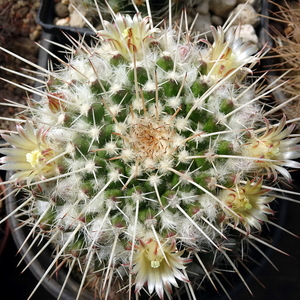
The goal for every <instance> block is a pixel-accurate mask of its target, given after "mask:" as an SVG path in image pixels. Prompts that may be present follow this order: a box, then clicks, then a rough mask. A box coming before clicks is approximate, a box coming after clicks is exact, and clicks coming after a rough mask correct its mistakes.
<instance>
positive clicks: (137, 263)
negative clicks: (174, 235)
mask: <svg viewBox="0 0 300 300" xmlns="http://www.w3.org/2000/svg"><path fill="white" fill-rule="evenodd" d="M135 248H136V252H135V254H134V256H133V264H134V268H133V273H134V274H136V277H135V292H138V291H140V290H141V289H142V288H143V286H144V284H147V285H148V291H149V293H150V294H152V293H153V291H154V290H155V291H156V293H157V294H158V296H159V297H160V298H161V299H163V295H164V290H165V291H166V292H167V293H171V292H172V285H173V286H175V287H178V284H177V282H176V278H177V279H179V280H182V281H188V279H187V278H186V277H185V276H184V275H183V274H182V273H181V272H180V271H179V270H180V269H181V270H182V269H184V268H185V266H184V264H186V263H188V262H190V260H189V259H187V258H183V257H181V255H182V254H183V252H184V251H179V252H178V251H177V249H176V243H175V240H173V241H172V242H171V243H167V244H162V249H161V247H160V246H159V243H158V242H157V241H155V240H152V239H151V240H149V241H147V242H143V241H140V242H139V245H136V246H135Z"/></svg>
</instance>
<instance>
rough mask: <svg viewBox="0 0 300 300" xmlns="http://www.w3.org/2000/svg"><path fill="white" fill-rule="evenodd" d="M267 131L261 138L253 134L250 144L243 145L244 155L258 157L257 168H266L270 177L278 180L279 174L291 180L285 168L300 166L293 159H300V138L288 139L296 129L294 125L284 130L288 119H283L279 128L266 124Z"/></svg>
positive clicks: (255, 162)
mask: <svg viewBox="0 0 300 300" xmlns="http://www.w3.org/2000/svg"><path fill="white" fill-rule="evenodd" d="M266 125H267V126H266V131H265V132H264V133H263V134H262V135H261V136H256V135H255V134H253V137H252V139H251V140H250V142H249V143H247V144H245V145H243V147H242V155H243V156H248V157H257V158H258V159H257V160H255V161H254V164H255V166H256V167H257V168H265V169H266V170H267V172H268V175H269V176H271V175H272V174H273V176H274V177H275V178H277V172H279V173H281V174H282V175H283V176H284V177H285V178H286V179H288V180H291V176H290V174H289V172H288V171H287V170H286V169H285V168H283V166H285V167H292V168H299V167H300V164H299V163H298V162H296V161H293V160H292V159H296V158H299V157H300V146H299V145H298V143H299V141H300V138H288V137H289V135H290V134H291V132H292V131H293V129H294V127H295V126H294V125H292V126H290V127H287V128H285V129H284V127H285V125H286V118H285V117H283V118H282V119H281V121H280V122H279V126H277V127H273V128H271V129H270V128H269V124H268V123H266Z"/></svg>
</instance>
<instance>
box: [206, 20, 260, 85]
mask: <svg viewBox="0 0 300 300" xmlns="http://www.w3.org/2000/svg"><path fill="white" fill-rule="evenodd" d="M211 31H212V35H213V38H214V43H213V45H211V44H210V43H209V42H207V41H204V42H205V43H206V44H208V46H209V47H210V55H209V59H208V62H207V74H208V75H209V76H210V77H215V79H216V80H220V79H222V78H225V77H226V76H228V75H229V74H230V73H231V72H232V71H234V70H235V69H240V70H247V71H248V72H251V71H250V70H249V69H247V68H245V67H244V66H245V65H246V64H249V63H252V62H257V61H258V59H257V57H255V56H252V54H254V53H255V52H256V47H254V46H253V45H252V44H250V43H243V39H242V38H238V39H237V40H235V35H234V33H232V34H231V35H229V36H228V38H227V39H226V41H224V40H225V35H224V31H223V28H222V27H220V26H219V27H218V28H217V29H216V28H215V27H211Z"/></svg>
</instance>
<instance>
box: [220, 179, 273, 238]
mask: <svg viewBox="0 0 300 300" xmlns="http://www.w3.org/2000/svg"><path fill="white" fill-rule="evenodd" d="M262 182H263V179H262V178H261V179H260V180H259V181H258V182H256V183H253V182H250V181H247V183H246V185H245V186H239V185H238V186H236V187H235V188H232V189H226V190H222V191H221V193H220V200H221V201H222V202H223V203H224V204H225V205H226V207H229V208H230V209H231V210H232V211H234V212H235V213H236V215H235V214H233V213H232V211H230V210H228V209H226V207H224V208H223V209H224V212H225V214H226V215H227V216H228V217H229V219H231V218H233V219H234V222H235V225H238V224H239V223H240V222H241V223H242V224H243V225H244V226H245V228H246V230H247V232H250V228H251V227H255V228H256V229H258V230H261V223H262V222H267V221H268V218H267V217H266V215H265V214H273V211H272V209H271V208H270V207H269V206H268V203H270V202H271V201H273V200H274V199H275V197H269V196H267V195H266V194H267V193H268V190H267V189H262Z"/></svg>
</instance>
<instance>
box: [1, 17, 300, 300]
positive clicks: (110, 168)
mask: <svg viewBox="0 0 300 300" xmlns="http://www.w3.org/2000/svg"><path fill="white" fill-rule="evenodd" d="M183 23H184V22H183V19H182V20H181V23H180V25H179V26H175V27H174V28H167V29H162V28H156V27H153V25H152V24H151V22H150V19H149V18H148V17H146V18H143V17H142V16H141V14H139V13H138V14H136V15H135V16H134V17H133V18H132V17H130V16H129V15H126V16H124V15H120V14H116V15H115V16H114V22H113V23H108V22H104V23H103V24H104V29H103V30H101V31H99V32H97V34H98V39H99V41H97V42H96V44H95V45H93V46H88V45H85V44H84V43H78V46H77V47H76V48H75V49H73V50H72V51H71V55H70V57H69V59H68V63H65V64H64V65H63V66H62V67H61V68H60V69H59V70H57V71H55V72H46V74H47V75H48V77H47V80H46V85H45V90H44V91H43V92H39V93H42V94H43V97H42V100H41V101H40V102H38V103H34V105H32V106H31V107H29V109H28V114H27V120H26V123H25V126H21V125H18V126H17V132H16V133H11V134H3V135H2V136H3V138H4V139H5V140H6V141H7V142H8V143H9V144H11V146H12V148H2V149H1V153H3V154H6V156H5V157H3V158H1V163H2V164H3V165H2V166H1V168H2V169H5V170H13V171H15V173H14V174H13V175H12V178H11V180H13V181H14V184H15V186H16V189H17V190H18V189H19V188H21V189H22V190H24V191H26V192H27V193H28V195H29V196H28V199H29V200H30V201H29V203H28V204H27V207H28V214H29V216H31V217H32V218H30V220H29V221H28V223H31V222H32V220H35V221H34V227H35V228H36V229H38V230H39V232H40V233H41V234H42V235H44V236H50V239H51V240H52V242H53V243H54V244H55V245H56V249H58V250H57V255H56V258H55V260H54V263H55V262H56V261H57V260H59V259H61V258H62V259H65V258H66V257H70V261H72V260H74V258H76V262H78V263H79V264H80V267H81V270H82V274H83V275H82V284H81V286H80V290H79V292H78V297H79V295H80V292H81V290H82V289H83V286H84V282H87V283H91V282H94V283H95V282H96V284H94V285H93V286H92V288H93V289H95V290H96V291H99V297H100V298H101V295H102V291H103V290H105V293H106V297H108V296H107V295H108V294H109V291H110V288H111V284H112V282H115V281H118V280H119V281H120V282H121V281H122V282H123V283H122V285H121V287H120V290H121V291H122V290H123V288H126V289H128V290H129V298H128V299H130V297H131V286H134V287H135V292H136V293H138V294H139V293H141V292H142V289H145V290H147V291H148V292H149V294H152V293H153V292H156V293H157V295H158V297H159V298H161V299H163V297H164V294H166V295H167V296H168V297H169V298H170V297H171V296H170V295H171V292H172V286H174V287H176V288H180V287H184V286H185V285H184V283H186V282H188V284H187V285H186V287H187V288H188V289H190V292H191V294H192V295H193V296H192V297H195V296H194V292H193V288H196V287H197V284H198V283H199V276H200V274H205V275H204V276H206V277H208V278H209V279H210V280H211V281H212V278H214V276H215V275H214V276H212V275H211V274H212V273H213V272H214V271H213V269H214V268H217V267H218V266H217V263H218V261H220V260H219V259H217V258H219V257H222V258H223V260H226V261H227V262H228V264H229V265H230V268H232V270H234V271H237V267H236V266H235V264H234V259H233V258H230V257H229V255H228V252H229V251H230V249H228V246H227V244H228V238H227V236H229V235H230V236H233V237H234V238H232V239H231V241H232V242H233V243H234V245H235V247H238V245H240V244H241V243H242V242H241V241H242V240H243V241H247V239H257V240H258V242H259V241H260V240H259V239H258V238H256V237H254V236H253V235H252V232H253V231H257V230H259V231H260V230H261V228H262V223H264V222H269V221H268V217H267V216H268V215H270V214H273V211H272V209H271V207H270V202H272V201H273V199H274V193H273V194H272V195H270V193H269V191H270V189H272V188H271V187H270V188H266V187H265V186H268V185H269V184H270V182H271V181H272V180H276V179H277V177H278V176H280V177H284V178H285V179H286V180H291V176H290V174H289V172H288V171H287V169H286V168H287V167H292V168H299V164H298V163H297V162H295V161H293V159H295V158H298V157H299V156H300V155H299V148H300V147H299V145H298V143H299V141H300V139H299V138H289V135H290V133H291V131H292V129H293V126H290V127H287V128H285V125H286V119H285V118H284V117H283V118H282V119H281V120H280V121H279V122H274V123H272V124H270V123H269V121H266V116H267V113H265V112H264V111H263V109H262V107H261V105H260V104H259V99H261V98H262V97H263V96H265V95H266V94H267V93H268V92H269V91H268V90H267V89H265V90H262V91H256V84H257V82H256V81H255V80H253V79H252V78H251V79H249V78H247V76H246V75H247V73H248V72H249V71H251V70H250V69H249V68H250V67H253V66H254V64H255V63H256V62H258V61H259V56H260V54H261V53H258V54H256V55H253V54H254V53H255V49H254V47H252V46H251V45H247V44H245V43H243V42H242V39H238V40H234V37H233V36H229V37H228V38H227V39H225V37H224V35H225V33H224V29H223V28H221V27H219V28H217V29H215V28H212V32H213V37H214V42H213V43H210V42H208V41H205V40H200V41H198V40H193V38H192V37H191V36H190V33H189V31H188V30H186V32H184V27H183V25H182V24H183ZM251 80H252V82H251ZM54 263H53V264H54ZM192 264H194V265H196V266H197V268H198V269H199V270H201V271H197V272H198V274H196V275H195V274H194V273H193V272H190V273H189V266H190V265H192ZM70 265H71V266H72V267H74V264H70ZM208 266H213V267H212V268H210V267H208ZM197 268H196V270H198V269H197ZM74 269H75V267H74ZM48 272H49V271H48ZM238 274H240V273H238ZM96 277H97V278H98V280H94V278H96ZM99 278H100V279H99ZM197 278H198V279H197ZM213 284H214V283H213ZM91 285H92V284H91ZM78 299H79V298H78Z"/></svg>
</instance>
